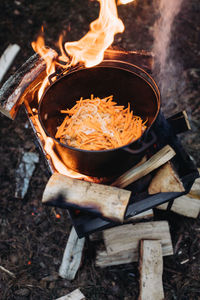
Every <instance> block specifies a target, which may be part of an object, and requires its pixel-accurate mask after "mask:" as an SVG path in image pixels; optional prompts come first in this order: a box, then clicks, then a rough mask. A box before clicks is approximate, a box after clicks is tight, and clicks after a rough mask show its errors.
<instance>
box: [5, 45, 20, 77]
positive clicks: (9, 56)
mask: <svg viewBox="0 0 200 300" xmlns="http://www.w3.org/2000/svg"><path fill="white" fill-rule="evenodd" d="M19 50H20V46H18V45H17V44H14V45H9V46H8V47H7V48H6V50H5V51H4V53H3V54H2V56H1V58H0V82H1V81H2V79H3V77H4V75H5V74H6V72H7V71H8V69H9V68H10V66H11V64H12V62H13V61H14V59H15V57H16V55H17V53H18V52H19Z"/></svg>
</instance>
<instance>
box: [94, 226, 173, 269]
mask: <svg viewBox="0 0 200 300" xmlns="http://www.w3.org/2000/svg"><path fill="white" fill-rule="evenodd" d="M103 237H104V243H105V247H106V250H103V251H99V252H98V253H97V257H96V265H97V266H99V267H101V268H103V267H107V266H112V265H119V264H126V263H130V262H134V261H138V248H139V243H140V240H144V239H148V240H155V239H156V240H160V242H161V246H162V255H163V256H166V255H172V254H173V248H172V241H171V236H170V231H169V225H168V222H166V221H157V222H146V223H138V224H134V225H133V224H126V225H122V226H118V227H114V228H110V229H107V230H104V231H103Z"/></svg>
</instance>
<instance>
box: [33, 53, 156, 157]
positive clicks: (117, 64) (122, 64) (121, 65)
mask: <svg viewBox="0 0 200 300" xmlns="http://www.w3.org/2000/svg"><path fill="white" fill-rule="evenodd" d="M107 67H112V68H115V69H122V70H124V71H126V72H130V73H133V74H135V75H136V76H138V77H140V78H141V79H142V80H144V81H145V82H146V83H147V84H148V85H149V86H150V88H151V89H152V90H153V92H154V95H155V97H156V100H157V111H156V113H155V116H154V118H153V121H152V123H151V125H150V126H149V127H148V128H147V129H146V130H145V131H144V132H143V134H142V135H141V136H140V137H139V138H138V139H136V140H135V141H132V142H130V143H128V144H126V145H123V146H120V147H116V148H112V149H105V150H85V149H80V148H75V147H72V146H70V145H67V144H63V143H61V142H60V141H59V140H58V139H56V138H55V137H54V136H52V135H51V134H50V133H49V132H48V131H47V129H46V127H45V126H44V124H43V121H42V119H41V116H40V109H41V106H42V101H43V98H44V96H45V95H46V93H47V92H48V90H49V89H50V88H51V87H52V86H53V85H54V84H56V83H57V82H58V81H60V80H62V79H63V78H64V77H66V76H68V75H71V74H72V73H75V72H80V71H82V70H86V69H92V68H107ZM128 67H130V68H135V69H137V70H139V71H140V72H142V73H144V74H145V75H146V76H147V78H148V79H149V80H151V81H152V82H153V84H154V86H155V88H154V87H153V86H152V84H151V83H150V82H149V81H148V80H146V79H145V78H144V77H142V76H141V75H140V74H137V73H136V72H134V71H133V70H129V69H128ZM159 111H160V91H159V88H158V85H157V84H156V82H155V80H154V79H153V78H152V77H151V76H150V75H149V74H148V73H147V72H146V71H145V70H144V69H142V68H141V67H139V66H136V65H134V64H132V63H129V62H126V61H121V60H111V59H107V60H103V61H102V62H101V63H100V64H98V65H96V66H93V67H91V68H86V67H85V66H83V65H81V66H80V67H79V66H78V67H77V66H75V67H74V68H73V69H71V70H70V71H68V72H67V73H66V72H65V70H64V71H63V74H62V75H61V76H60V77H59V78H58V79H56V80H55V81H54V82H53V83H52V84H50V85H49V86H48V87H47V88H46V90H45V92H44V93H43V95H42V97H41V99H40V101H39V106H38V118H39V121H40V124H41V126H42V128H43V130H44V131H45V133H46V135H47V137H51V138H52V139H53V140H54V141H55V142H56V143H58V144H60V145H61V146H62V147H65V148H67V149H71V150H76V151H79V152H83V153H106V152H113V151H115V150H120V149H124V148H129V147H130V146H131V145H132V144H134V143H136V142H140V140H141V139H142V138H143V137H144V135H146V134H147V133H148V131H149V130H150V128H151V127H152V125H153V124H154V122H155V120H156V118H157V116H158V114H159Z"/></svg>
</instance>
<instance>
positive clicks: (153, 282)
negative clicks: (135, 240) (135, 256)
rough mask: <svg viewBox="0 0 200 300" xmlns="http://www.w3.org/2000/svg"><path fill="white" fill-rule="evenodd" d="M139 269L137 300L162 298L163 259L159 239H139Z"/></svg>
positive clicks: (162, 299)
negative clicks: (138, 293)
mask: <svg viewBox="0 0 200 300" xmlns="http://www.w3.org/2000/svg"><path fill="white" fill-rule="evenodd" d="M139 269H140V295H139V298H138V300H147V299H148V300H164V291H163V283H162V273H163V259H162V247H161V243H160V241H156V240H142V241H141V245H140V267H139Z"/></svg>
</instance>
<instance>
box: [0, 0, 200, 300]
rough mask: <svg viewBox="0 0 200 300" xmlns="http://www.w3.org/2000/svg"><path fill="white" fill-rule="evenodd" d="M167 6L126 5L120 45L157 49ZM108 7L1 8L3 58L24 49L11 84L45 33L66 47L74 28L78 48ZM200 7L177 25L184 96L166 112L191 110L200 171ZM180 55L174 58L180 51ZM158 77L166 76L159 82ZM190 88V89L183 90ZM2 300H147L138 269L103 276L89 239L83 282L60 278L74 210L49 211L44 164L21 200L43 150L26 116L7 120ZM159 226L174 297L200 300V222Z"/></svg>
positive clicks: (167, 103) (19, 4) (1, 204)
mask: <svg viewBox="0 0 200 300" xmlns="http://www.w3.org/2000/svg"><path fill="white" fill-rule="evenodd" d="M158 3H159V0H154V1H150V0H142V1H140V0H135V2H134V3H132V4H127V5H126V6H119V7H118V13H119V16H120V18H121V19H122V20H123V22H124V23H125V26H126V30H125V32H124V33H123V34H120V35H117V36H116V38H115V42H114V46H115V47H120V48H124V49H126V50H137V49H139V50H141V49H144V50H147V51H151V50H152V47H153V40H154V39H153V35H152V31H153V26H154V23H155V21H156V20H157V18H158V9H157V5H158ZM98 11H99V4H98V2H97V1H88V0H68V1H61V0H54V1H52V0H49V1H44V0H35V1H29V0H28V1H25V0H15V1H11V0H8V1H5V0H1V2H0V14H1V17H0V41H1V43H0V54H1V53H3V51H4V50H5V49H6V47H7V46H8V45H9V44H10V43H17V44H18V45H20V47H21V50H20V52H19V54H18V56H17V58H16V59H15V61H14V63H13V65H12V67H11V68H10V70H9V72H8V73H7V75H6V76H5V78H4V81H5V80H6V79H7V78H8V77H9V76H10V75H11V74H12V73H14V72H15V71H16V70H17V68H18V67H19V66H20V65H21V64H22V63H24V62H25V61H26V60H27V59H28V58H29V57H30V56H31V55H32V54H33V50H32V48H31V41H32V40H34V39H35V38H36V36H37V34H38V32H39V31H40V28H41V26H42V25H43V26H44V30H45V39H46V43H47V44H48V45H49V46H51V47H56V45H55V44H56V41H57V40H58V36H59V34H60V33H61V32H62V31H63V30H65V32H66V38H67V40H77V39H79V38H81V37H82V36H83V35H84V34H85V33H86V32H87V31H88V27H89V23H90V22H91V21H92V20H94V19H96V17H97V16H98ZM199 13H200V2H199V0H192V1H189V0H183V3H182V7H181V10H180V12H179V14H178V15H177V17H176V18H175V21H174V23H173V26H172V37H171V43H170V51H171V52H170V59H171V60H172V59H173V63H174V65H176V63H177V64H178V65H179V66H180V65H181V72H180V70H179V72H178V74H179V75H180V78H179V77H177V78H176V80H177V84H178V86H180V89H179V88H176V89H174V88H172V87H171V86H169V87H168V89H167V91H166V90H165V91H164V94H163V95H162V109H163V111H164V113H165V114H166V116H167V115H171V114H173V113H176V112H178V111H179V110H181V109H186V111H187V112H188V115H189V119H190V123H191V126H192V130H191V131H190V132H188V133H186V134H184V135H182V136H181V140H182V143H183V145H184V147H185V148H186V149H187V151H188V153H189V154H190V155H192V156H193V158H194V159H195V160H196V162H197V164H198V166H200V156H199V150H200V147H199V145H200V135H199V129H200V108H199V99H200V96H199V95H200V86H199V82H200V63H199V61H200V47H199V38H200V21H199ZM172 51H173V52H172ZM155 76H156V74H155ZM180 81H181V85H180ZM0 122H1V144H0V155H1V164H0V190H1V193H0V195H1V196H0V199H1V200H0V266H2V267H4V268H6V269H7V270H9V271H10V272H13V273H14V274H15V277H12V276H10V275H9V274H8V273H6V272H4V271H2V270H0V299H2V300H4V299H9V300H12V299H17V300H18V299H23V300H25V299H34V300H36V299H37V300H39V299H42V300H46V299H56V298H58V297H61V296H64V295H66V294H68V293H69V292H71V291H73V290H74V289H76V288H80V289H81V291H82V292H83V294H84V295H85V296H86V298H87V299H90V300H92V299H94V300H97V299H100V300H104V299H105V300H106V299H109V300H112V299H113V300H114V299H124V300H129V299H137V298H138V294H139V272H138V264H137V263H132V264H127V265H121V266H117V267H109V268H106V269H99V268H97V267H96V266H95V251H96V249H98V247H99V244H98V243H94V242H93V243H91V242H89V241H88V240H87V241H86V246H85V248H84V255H83V260H82V263H81V267H80V269H79V271H78V273H77V276H76V278H75V280H73V281H68V280H66V279H62V278H61V277H59V274H58V270H59V266H60V264H61V261H62V256H63V252H64V249H65V245H66V242H67V239H68V235H69V232H70V228H71V222H70V219H69V217H68V213H67V211H66V210H62V209H58V208H48V207H44V206H42V204H41V197H42V192H43V190H44V187H45V184H46V182H47V180H48V174H47V170H46V166H45V164H44V162H43V159H42V157H40V162H39V163H38V164H37V166H36V169H35V171H34V174H33V176H32V179H31V181H30V184H29V189H28V192H27V194H26V196H25V197H24V198H23V199H17V198H15V196H14V195H15V182H16V169H17V167H18V165H19V163H20V160H21V157H22V155H23V153H24V152H38V150H37V149H36V146H35V144H34V142H33V140H34V136H33V133H32V130H31V128H30V127H29V123H28V121H27V118H26V115H25V113H24V111H23V110H20V112H19V114H18V115H17V118H16V119H15V120H14V121H11V120H9V119H8V118H6V117H5V116H3V115H1V116H0ZM155 213H156V214H155V218H156V219H157V220H161V219H164V220H168V222H169V225H170V231H171V236H172V242H173V246H174V253H175V254H174V255H173V256H169V257H164V272H163V284H164V292H165V299H167V300H169V299H174V300H175V299H180V300H188V299H191V300H196V299H200V280H199V278H200V270H199V263H200V247H199V246H200V220H199V218H197V219H190V218H185V217H182V216H178V215H176V214H173V213H170V212H169V213H161V212H155Z"/></svg>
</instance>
